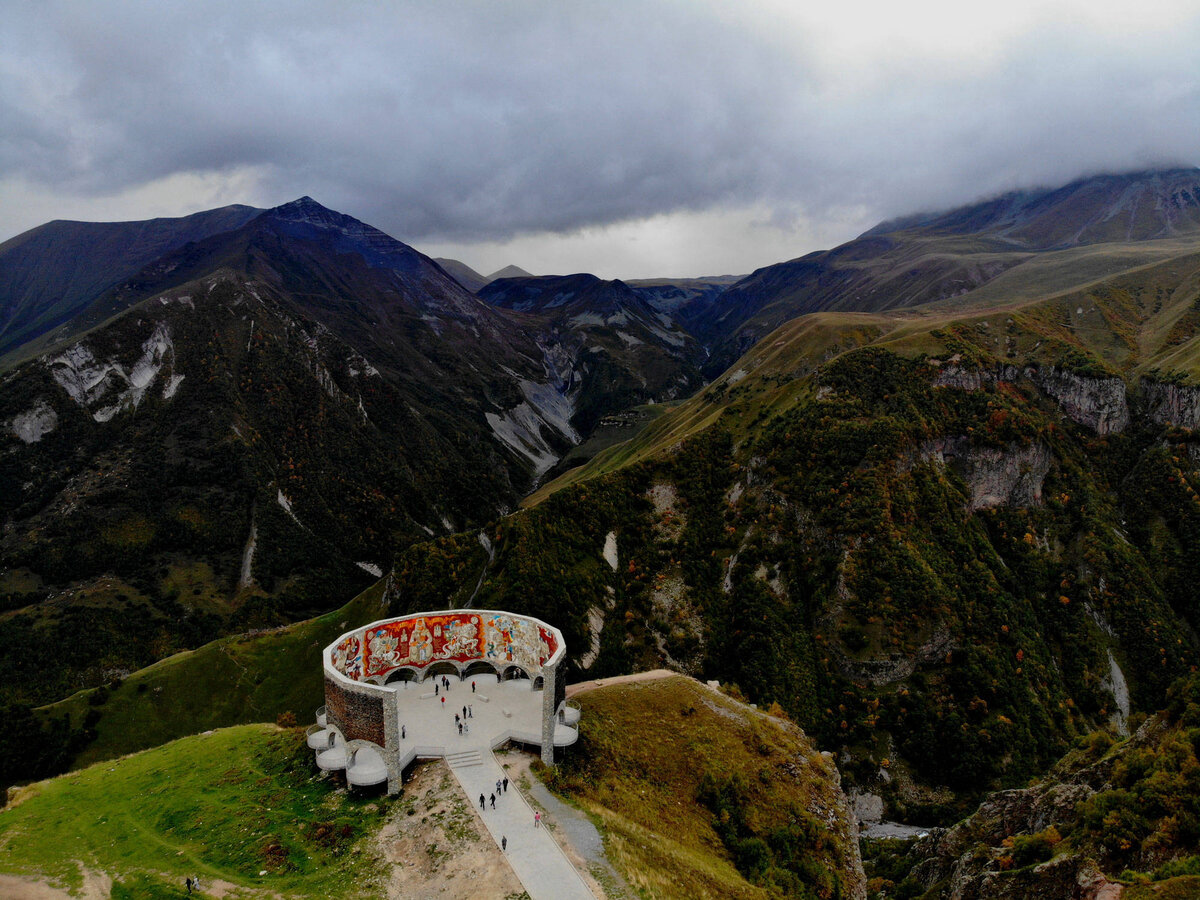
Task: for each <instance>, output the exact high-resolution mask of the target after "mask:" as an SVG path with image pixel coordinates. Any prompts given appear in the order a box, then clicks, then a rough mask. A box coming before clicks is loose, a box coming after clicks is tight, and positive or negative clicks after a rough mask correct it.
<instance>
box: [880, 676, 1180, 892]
mask: <svg viewBox="0 0 1200 900" xmlns="http://www.w3.org/2000/svg"><path fill="white" fill-rule="evenodd" d="M1198 700H1200V684H1198V683H1197V681H1196V679H1195V678H1192V679H1190V680H1188V681H1183V682H1180V683H1177V684H1176V685H1174V686H1173V687H1172V689H1171V691H1170V692H1169V695H1168V706H1167V708H1166V709H1165V710H1163V711H1161V712H1159V713H1157V714H1155V715H1154V716H1152V717H1151V718H1149V719H1147V721H1146V722H1145V723H1144V724H1143V725H1142V726H1141V727H1140V728H1138V729H1137V731H1136V733H1135V734H1133V735H1132V736H1131V737H1129V738H1128V739H1127V740H1118V741H1116V742H1114V740H1113V738H1112V737H1111V736H1110V735H1108V734H1106V733H1104V732H1097V733H1094V734H1091V735H1088V736H1087V737H1085V738H1082V739H1081V740H1080V741H1079V742H1078V745H1077V747H1076V748H1075V749H1074V750H1072V752H1071V753H1069V754H1067V756H1065V757H1064V758H1063V759H1062V760H1060V761H1059V762H1058V763H1057V764H1055V766H1054V767H1053V768H1052V769H1051V770H1050V771H1049V772H1047V773H1046V775H1045V777H1043V778H1042V779H1040V780H1039V781H1038V782H1037V783H1036V784H1033V785H1031V786H1029V787H1027V788H1023V789H1019V790H1012V791H1004V792H1001V793H997V794H992V795H990V796H989V797H988V798H987V799H986V800H985V802H984V803H983V804H981V805H980V807H979V809H978V810H977V811H976V812H975V813H974V814H973V815H971V816H970V817H969V818H967V819H965V820H964V821H962V822H960V823H958V824H957V825H955V826H954V827H953V828H950V829H947V830H945V831H941V830H936V831H934V833H932V834H930V835H929V836H928V837H926V838H923V839H921V840H920V841H917V842H916V843H915V844H914V845H913V846H911V847H909V848H906V852H905V853H903V854H902V855H901V854H896V853H894V849H895V848H892V847H888V846H886V845H885V846H881V847H879V848H875V849H876V850H877V854H876V855H877V857H878V860H879V862H885V861H886V863H887V864H888V865H887V867H888V868H889V869H890V871H888V872H887V876H886V877H885V876H880V883H881V884H880V886H881V888H884V889H885V890H887V892H888V895H890V896H903V895H904V894H905V893H907V894H908V895H910V896H916V895H920V896H924V897H929V898H931V900H933V898H937V900H940V898H947V897H963V898H967V897H979V898H983V897H987V898H997V900H1009V898H1012V900H1015V898H1029V897H1039V898H1040V897H1045V898H1057V897H1075V896H1078V897H1088V898H1093V900H1095V898H1102V897H1110V896H1117V894H1118V893H1120V896H1122V897H1180V898H1182V897H1194V896H1196V894H1197V891H1200V855H1198V851H1200V841H1198V840H1197V832H1196V829H1195V827H1194V825H1193V823H1194V822H1196V820H1197V816H1198V815H1200V806H1198V804H1200V758H1198V756H1197V739H1198V738H1200V731H1197V726H1200V705H1198V703H1197V701H1198ZM889 851H893V852H889ZM889 857H890V859H889ZM1151 880H1153V882H1155V883H1153V884H1151V883H1150V882H1151ZM1121 882H1124V883H1125V884H1126V885H1129V884H1133V885H1143V884H1144V885H1145V887H1144V888H1138V887H1133V888H1129V887H1126V888H1125V889H1124V891H1121V889H1120V887H1119V885H1120V884H1121ZM897 889H899V890H897Z"/></svg>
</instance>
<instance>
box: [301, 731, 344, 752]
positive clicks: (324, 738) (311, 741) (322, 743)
mask: <svg viewBox="0 0 1200 900" xmlns="http://www.w3.org/2000/svg"><path fill="white" fill-rule="evenodd" d="M334 734H336V732H333V731H330V730H329V729H328V728H326V727H325V726H324V725H309V726H308V728H307V729H305V732H304V740H305V742H306V743H307V744H308V747H309V749H310V750H328V749H329V747H330V746H331V745H330V736H331V735H334Z"/></svg>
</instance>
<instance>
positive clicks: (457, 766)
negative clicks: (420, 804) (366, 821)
mask: <svg viewBox="0 0 1200 900" xmlns="http://www.w3.org/2000/svg"><path fill="white" fill-rule="evenodd" d="M446 761H447V762H448V763H449V764H450V770H451V771H452V772H453V773H454V776H455V777H456V778H457V779H458V783H459V784H461V785H462V787H463V790H464V791H466V792H467V796H468V797H469V798H470V799H471V802H472V803H473V804H475V808H476V809H479V795H480V794H483V796H484V800H485V808H484V809H481V810H479V817H480V818H481V819H483V824H484V825H486V826H487V829H488V831H489V832H490V833H491V835H492V838H493V839H494V840H495V841H496V845H497V846H499V845H500V841H501V838H508V849H507V850H506V851H505V856H507V857H508V862H509V864H510V865H511V866H512V867H513V871H514V872H516V873H517V878H519V879H520V880H521V884H522V885H524V886H525V890H526V891H528V892H529V896H530V897H531V898H532V900H595V897H594V896H593V895H592V892H591V891H589V890H588V888H587V885H586V884H585V883H584V881H583V878H582V877H581V876H580V874H579V873H578V872H577V871H575V867H574V866H573V865H571V863H570V862H569V861H568V860H567V857H566V854H565V853H563V850H562V848H561V847H559V846H558V842H557V841H555V840H554V837H553V836H552V835H551V833H550V830H549V829H548V828H546V826H545V824H544V823H543V824H542V825H541V826H539V827H534V824H533V816H534V810H533V808H532V807H531V806H530V805H529V804H528V803H527V802H526V800H525V797H524V796H523V795H522V794H521V792H520V791H519V790H517V786H516V785H515V784H513V783H512V782H511V781H510V782H509V783H508V792H507V793H502V794H496V808H495V809H492V804H491V802H490V799H489V798H490V797H491V796H492V795H493V794H495V793H496V782H497V781H501V780H503V779H504V777H505V775H506V773H505V771H504V769H502V768H501V767H500V764H499V763H498V762H497V761H496V757H495V756H493V755H492V750H491V748H490V747H487V746H483V747H480V748H479V749H476V750H470V751H466V750H463V751H459V752H457V753H455V754H452V755H450V756H447V758H446Z"/></svg>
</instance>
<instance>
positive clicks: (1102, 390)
mask: <svg viewBox="0 0 1200 900" xmlns="http://www.w3.org/2000/svg"><path fill="white" fill-rule="evenodd" d="M1025 374H1026V375H1027V376H1028V377H1029V378H1030V379H1031V380H1032V381H1033V382H1034V383H1035V384H1036V385H1037V386H1038V387H1040V388H1041V389H1042V390H1043V391H1044V392H1045V393H1046V394H1047V395H1048V396H1050V397H1052V398H1053V399H1054V400H1055V401H1056V402H1057V403H1058V405H1059V407H1061V409H1062V411H1063V413H1064V414H1065V415H1066V416H1067V418H1068V419H1070V420H1071V421H1072V422H1076V423H1078V424H1079V425H1083V426H1085V427H1087V428H1090V429H1092V431H1094V432H1096V434H1119V433H1120V432H1122V431H1124V430H1125V429H1126V427H1128V425H1129V401H1128V398H1127V397H1126V393H1125V382H1124V381H1123V380H1122V379H1120V378H1091V377H1089V376H1086V375H1078V374H1076V373H1075V372H1068V371H1066V370H1065V369H1058V368H1055V367H1054V366H1050V367H1049V368H1045V369H1034V368H1029V369H1026V370H1025Z"/></svg>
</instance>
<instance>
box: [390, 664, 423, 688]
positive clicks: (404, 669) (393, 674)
mask: <svg viewBox="0 0 1200 900" xmlns="http://www.w3.org/2000/svg"><path fill="white" fill-rule="evenodd" d="M420 680H421V670H420V669H418V668H416V667H414V666H401V667H400V668H398V669H392V671H390V672H388V674H387V678H385V679H384V680H383V684H385V685H387V684H392V683H393V682H396V681H416V682H419V681H420Z"/></svg>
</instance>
